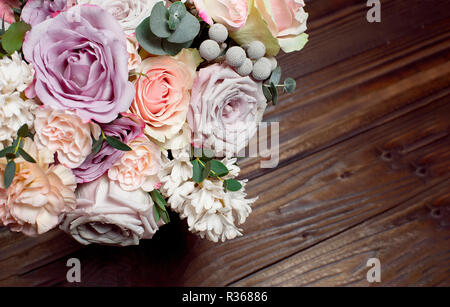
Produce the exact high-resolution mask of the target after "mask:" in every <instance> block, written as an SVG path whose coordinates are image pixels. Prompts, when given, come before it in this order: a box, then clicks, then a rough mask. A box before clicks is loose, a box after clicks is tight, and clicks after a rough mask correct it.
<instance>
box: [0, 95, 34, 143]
mask: <svg viewBox="0 0 450 307" xmlns="http://www.w3.org/2000/svg"><path fill="white" fill-rule="evenodd" d="M36 107H37V105H36V103H35V101H34V100H23V99H22V98H21V97H20V94H19V92H14V93H12V94H6V95H3V94H0V142H6V143H7V144H9V143H11V142H12V141H13V139H14V138H15V136H16V134H17V130H19V128H20V127H21V126H22V125H24V124H27V125H28V127H32V125H33V121H34V115H33V111H34V110H35V108H36Z"/></svg>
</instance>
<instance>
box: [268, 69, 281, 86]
mask: <svg viewBox="0 0 450 307" xmlns="http://www.w3.org/2000/svg"><path fill="white" fill-rule="evenodd" d="M280 80H281V67H280V66H278V67H277V68H275V69H274V71H273V72H272V75H270V80H269V82H270V83H273V84H275V85H278V83H280Z"/></svg>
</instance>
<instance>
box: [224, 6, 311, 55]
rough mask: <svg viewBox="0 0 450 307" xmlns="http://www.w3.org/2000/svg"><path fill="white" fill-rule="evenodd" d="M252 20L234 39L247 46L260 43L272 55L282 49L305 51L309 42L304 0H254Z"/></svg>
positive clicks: (251, 12) (232, 35)
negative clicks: (255, 41)
mask: <svg viewBox="0 0 450 307" xmlns="http://www.w3.org/2000/svg"><path fill="white" fill-rule="evenodd" d="M250 3H251V6H250V14H249V17H248V21H247V23H246V25H245V26H244V27H242V28H241V29H239V31H237V32H234V33H230V36H231V37H232V38H233V39H234V40H235V41H236V42H238V43H239V44H241V45H245V44H248V43H250V42H252V41H254V40H260V41H262V42H263V43H264V45H265V46H266V50H267V53H268V55H271V56H274V55H276V54H277V53H278V51H279V50H280V47H281V49H282V50H283V51H284V52H293V51H298V50H301V49H302V48H303V47H304V46H305V44H306V43H307V42H308V35H307V34H306V33H304V32H305V31H306V22H307V19H308V14H307V13H306V12H305V10H304V7H305V2H304V1H303V0H250Z"/></svg>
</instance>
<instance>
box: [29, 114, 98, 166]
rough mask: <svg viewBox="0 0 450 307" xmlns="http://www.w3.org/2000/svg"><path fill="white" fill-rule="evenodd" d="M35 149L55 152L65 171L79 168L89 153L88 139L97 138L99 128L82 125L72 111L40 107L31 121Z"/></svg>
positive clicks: (89, 144) (90, 150)
mask: <svg viewBox="0 0 450 307" xmlns="http://www.w3.org/2000/svg"><path fill="white" fill-rule="evenodd" d="M34 127H35V130H36V138H35V139H36V144H37V146H38V148H48V149H49V150H51V151H52V152H55V153H57V155H58V161H59V162H61V163H62V164H63V165H64V166H66V167H68V168H77V167H79V166H80V165H81V164H82V163H83V162H84V160H85V159H86V157H87V156H88V155H89V154H90V153H91V152H92V136H91V132H92V133H94V134H95V135H94V137H95V139H98V137H99V134H100V127H99V126H98V125H97V124H94V123H89V122H83V121H82V120H81V118H80V117H78V116H77V115H76V114H75V113H74V112H71V111H64V110H55V109H52V108H50V107H45V106H43V107H41V108H40V109H38V110H37V112H36V119H35V121H34Z"/></svg>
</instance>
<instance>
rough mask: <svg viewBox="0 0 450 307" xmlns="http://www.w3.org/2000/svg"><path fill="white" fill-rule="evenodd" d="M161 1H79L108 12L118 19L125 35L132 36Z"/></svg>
mask: <svg viewBox="0 0 450 307" xmlns="http://www.w3.org/2000/svg"><path fill="white" fill-rule="evenodd" d="M160 1H163V0H78V3H79V4H94V5H98V6H100V7H102V8H103V9H105V10H107V11H108V12H109V13H111V15H113V16H114V18H116V20H117V21H118V22H119V24H120V25H121V26H122V28H123V30H124V31H125V33H126V34H127V35H130V34H133V33H134V31H135V30H136V28H137V26H138V25H139V24H140V23H141V22H142V21H143V20H144V19H145V18H147V17H148V16H150V14H151V12H152V9H153V6H154V5H155V4H156V3H158V2H160ZM163 2H164V3H165V1H163Z"/></svg>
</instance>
